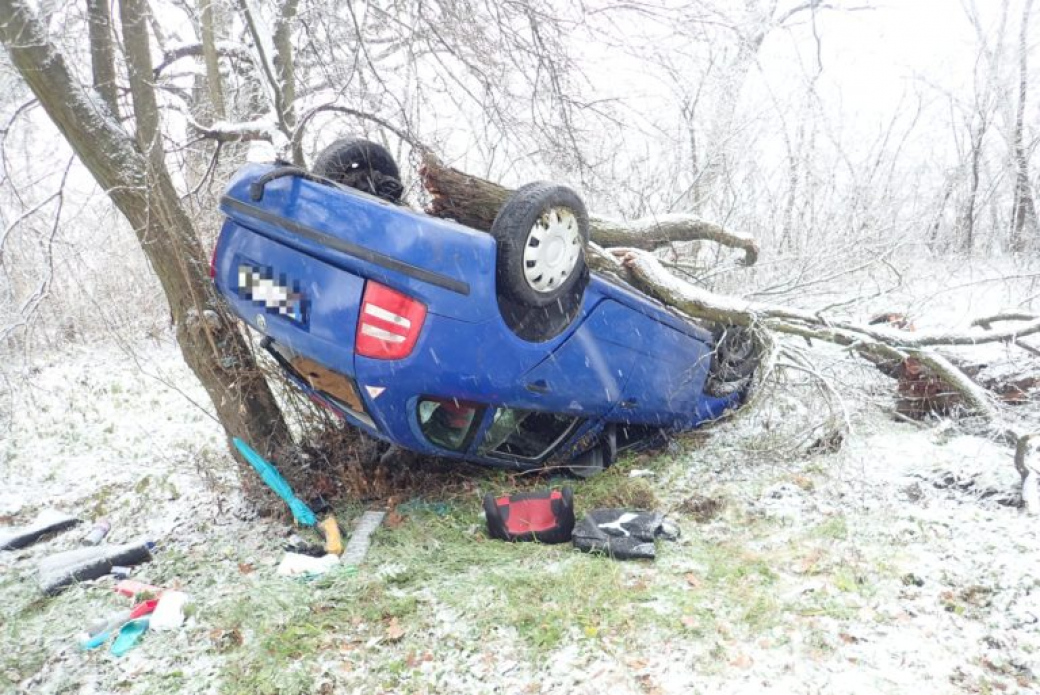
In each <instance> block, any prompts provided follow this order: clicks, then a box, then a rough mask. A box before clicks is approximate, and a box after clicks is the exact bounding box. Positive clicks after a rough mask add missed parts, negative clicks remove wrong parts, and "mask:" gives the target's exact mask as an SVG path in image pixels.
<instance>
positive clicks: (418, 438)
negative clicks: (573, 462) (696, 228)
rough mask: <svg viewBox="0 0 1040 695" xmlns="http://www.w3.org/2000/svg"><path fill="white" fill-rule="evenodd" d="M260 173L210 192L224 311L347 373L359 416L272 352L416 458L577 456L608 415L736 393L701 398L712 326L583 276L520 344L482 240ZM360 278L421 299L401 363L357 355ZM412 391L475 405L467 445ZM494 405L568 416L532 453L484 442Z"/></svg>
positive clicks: (385, 206) (680, 425)
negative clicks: (454, 442)
mask: <svg viewBox="0 0 1040 695" xmlns="http://www.w3.org/2000/svg"><path fill="white" fill-rule="evenodd" d="M272 169H273V167H272V166H271V165H248V166H246V167H244V168H242V169H241V170H240V171H239V172H238V173H237V174H236V175H235V177H234V178H233V180H232V181H231V183H230V185H229V187H228V190H227V193H226V195H225V196H224V198H223V200H222V203H221V210H222V211H223V213H224V214H225V216H226V220H225V222H224V226H223V229H222V231H221V235H220V238H219V240H218V244H217V249H216V251H215V255H214V273H215V276H214V280H215V282H216V285H217V288H218V290H219V291H220V292H221V294H222V295H223V296H224V297H225V298H226V299H227V301H228V302H229V303H230V306H231V308H232V309H233V310H234V311H235V313H236V314H238V316H240V317H241V318H242V319H243V320H245V321H246V322H247V323H248V324H249V325H251V326H252V327H253V328H255V329H257V330H259V331H260V332H261V333H263V334H264V335H266V336H267V337H269V338H270V340H271V341H273V344H274V346H276V347H277V350H278V352H279V353H287V354H291V355H299V356H304V357H306V358H308V359H310V360H313V361H314V362H317V363H320V364H321V365H323V366H324V367H326V368H328V369H330V370H332V371H334V372H336V373H338V374H342V375H344V376H346V377H348V378H350V379H352V380H354V381H355V382H356V384H357V387H358V393H359V395H360V397H361V399H362V401H363V405H364V413H358V412H355V411H354V410H352V409H350V408H346V407H344V406H343V404H342V403H341V402H338V401H337V400H336V399H335V398H331V397H329V395H328V394H326V393H323V392H321V391H319V390H317V389H316V388H314V387H313V386H312V385H311V384H310V383H309V382H308V381H307V380H306V379H304V378H302V377H301V376H300V375H299V374H296V373H293V370H292V369H291V368H289V366H288V364H287V363H283V366H284V367H286V369H287V371H288V372H289V376H290V378H291V379H292V380H293V382H294V383H295V384H296V385H297V386H298V387H300V388H301V389H303V390H304V391H305V392H306V393H308V394H309V395H310V396H311V397H312V398H313V399H315V400H316V401H319V402H321V403H322V404H324V405H326V406H327V407H329V408H331V409H332V410H334V411H335V412H337V413H338V414H339V415H340V416H342V417H344V418H345V419H347V420H348V421H349V422H351V423H352V424H354V425H356V426H358V427H361V428H363V429H365V430H366V431H368V432H369V433H371V434H373V435H375V436H377V437H380V438H383V439H385V440H388V441H391V442H394V443H396V444H398V445H400V446H402V447H404V448H407V449H411V450H414V451H418V452H422V453H429V454H433V455H437V456H447V457H454V458H465V459H467V460H471V461H475V462H480V463H485V464H490V465H496V466H511V467H521V468H526V467H531V466H534V465H542V464H544V462H545V461H546V460H550V459H551V460H558V459H560V458H561V457H564V458H566V457H570V456H573V455H576V454H579V453H581V451H582V449H583V448H584V449H587V448H588V447H589V446H591V443H594V442H595V440H596V436H597V435H598V434H599V433H600V432H601V431H602V430H603V428H604V427H605V426H606V425H608V424H609V423H627V424H638V425H656V426H661V427H663V428H672V429H685V428H689V427H694V426H696V425H698V424H700V423H702V422H704V421H708V420H712V419H716V418H718V417H719V416H720V415H721V414H722V413H723V412H724V411H725V410H726V409H727V408H731V407H735V406H736V405H738V404H739V402H740V398H741V396H740V395H739V394H735V395H733V396H730V397H726V398H713V397H711V396H708V395H706V394H705V393H704V383H705V379H706V377H707V373H708V368H709V365H710V362H711V346H712V337H711V334H710V333H708V332H707V331H705V330H703V329H701V328H700V327H698V326H695V325H692V324H690V323H688V322H686V321H683V320H681V319H679V318H678V317H676V316H674V315H673V314H671V313H670V312H668V311H667V310H666V309H664V308H663V307H661V306H660V305H658V304H656V303H655V302H653V301H651V300H649V299H647V298H646V297H644V296H641V295H638V294H636V293H634V292H631V291H629V290H627V289H625V288H623V287H620V286H618V285H615V284H612V283H609V282H607V281H605V280H603V279H602V278H600V277H597V276H595V275H593V276H591V278H590V281H589V284H588V286H587V287H586V289H585V292H584V296H583V298H582V304H581V307H580V309H579V312H578V315H577V317H576V318H575V319H574V321H572V322H571V324H570V325H569V326H568V327H567V328H566V329H565V330H564V331H563V332H562V333H560V334H559V335H557V336H555V337H553V338H551V339H549V340H546V341H544V342H530V341H527V340H523V339H521V338H519V337H518V336H516V335H515V334H514V333H513V331H512V330H511V329H510V328H509V327H508V326H507V325H506V323H505V321H504V320H503V318H502V315H501V312H500V310H499V306H498V300H497V296H496V287H495V257H496V244H495V241H494V239H493V238H492V237H491V236H490V235H488V234H486V233H483V232H479V231H474V230H472V229H469V228H467V227H463V226H461V225H458V224H455V223H453V222H450V221H445V220H440V219H436V218H432V217H429V216H427V215H423V214H421V213H416V212H413V211H410V210H408V209H405V208H402V207H398V206H395V205H391V204H389V203H386V202H384V201H382V200H379V199H377V198H374V197H372V196H368V195H366V194H364V193H360V192H357V191H353V190H348V189H343V188H339V187H334V186H330V185H325V184H322V183H319V182H315V181H311V180H307V179H305V178H302V177H297V176H285V177H281V178H276V179H274V180H272V181H270V182H269V183H267V184H266V185H265V187H264V190H263V193H262V197H261V198H260V199H259V200H254V199H253V198H252V196H251V195H250V184H252V183H254V182H255V181H256V180H257V179H258V178H260V177H261V176H263V175H264V174H267V173H268V172H270V171H272ZM242 267H251V268H256V269H260V270H259V271H258V272H266V273H269V274H270V276H271V277H272V278H274V279H275V280H276V281H277V282H278V283H279V284H280V285H283V286H286V287H289V288H291V289H292V290H293V291H294V293H295V294H294V296H297V297H299V307H298V311H297V313H296V314H295V315H292V316H290V315H284V314H282V313H279V312H278V311H272V310H271V309H270V308H269V307H267V306H264V305H261V304H259V303H258V302H257V301H256V300H254V299H253V298H251V297H249V296H244V294H243V292H242V291H241V288H240V287H239V272H240V268H242ZM369 280H373V281H375V282H378V283H380V284H382V285H385V286H387V287H389V288H391V289H393V290H396V291H398V292H401V293H404V294H406V295H408V296H410V297H412V298H414V299H416V300H418V301H421V302H422V303H423V304H425V305H426V308H427V315H426V318H425V321H424V323H423V325H422V329H421V332H420V333H419V337H418V340H417V342H416V344H415V347H414V349H413V350H412V352H411V353H410V354H409V355H408V356H407V357H405V358H403V359H399V360H382V359H373V358H369V357H363V356H360V355H357V354H355V352H354V345H355V339H356V334H357V330H358V320H359V312H360V305H361V302H362V296H363V294H364V291H365V284H366V282H367V281H369ZM424 396H431V397H435V398H440V399H453V400H455V401H457V402H466V403H472V404H478V405H480V406H483V407H482V408H481V410H480V413H479V417H480V418H481V419H480V421H479V422H476V423H474V424H473V430H472V432H471V436H470V437H469V439H468V441H467V442H466V443H465V445H464V446H463V447H461V448H460V449H458V450H450V449H447V448H445V447H443V446H439V445H437V444H435V443H433V442H432V441H430V438H429V437H427V436H426V435H425V434H424V432H423V429H422V427H421V426H420V416H419V414H418V411H419V401H420V399H421V398H422V397H424ZM499 407H508V408H513V409H522V410H525V411H537V412H544V413H556V414H561V417H563V416H566V417H573V418H574V424H573V426H572V427H570V428H569V429H568V430H567V434H566V436H565V438H564V439H563V440H562V441H559V442H556V443H554V446H553V449H552V450H550V451H546V452H545V453H544V455H542V456H539V457H538V458H537V460H532V459H529V458H527V459H521V458H518V457H512V458H511V457H510V456H507V455H504V454H502V453H500V452H497V451H489V452H485V453H482V451H481V450H482V444H483V443H484V442H485V434H486V433H487V431H488V430H489V429H490V427H491V422H492V419H493V412H494V411H495V409H496V408H499Z"/></svg>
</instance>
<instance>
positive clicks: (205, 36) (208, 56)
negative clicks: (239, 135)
mask: <svg viewBox="0 0 1040 695" xmlns="http://www.w3.org/2000/svg"><path fill="white" fill-rule="evenodd" d="M214 1H215V0H202V8H201V12H200V18H199V25H200V26H199V34H200V35H201V37H202V58H203V61H204V62H205V64H206V87H207V90H208V94H209V103H210V106H211V107H212V108H213V118H214V120H217V121H222V120H224V119H225V118H226V117H227V112H226V110H225V108H224V87H223V84H222V81H221V77H220V63H219V62H218V59H217V29H216V20H215V19H214V16H213V15H214V11H213V3H214Z"/></svg>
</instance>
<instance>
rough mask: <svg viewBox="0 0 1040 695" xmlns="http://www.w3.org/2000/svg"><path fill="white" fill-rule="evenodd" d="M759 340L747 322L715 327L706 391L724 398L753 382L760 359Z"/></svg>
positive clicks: (710, 394)
mask: <svg viewBox="0 0 1040 695" xmlns="http://www.w3.org/2000/svg"><path fill="white" fill-rule="evenodd" d="M760 358H761V356H760V354H759V346H758V341H757V340H755V337H754V335H752V333H751V330H750V329H748V328H745V327H743V326H724V327H722V328H720V329H719V330H717V331H715V349H714V350H713V351H712V355H711V367H710V368H709V370H708V380H707V382H706V383H705V387H704V391H705V393H707V394H708V395H709V396H714V397H716V398H724V397H726V396H730V395H732V394H734V393H737V392H738V391H743V390H744V389H746V388H747V387H748V385H749V384H750V383H751V379H752V377H754V375H755V370H756V369H758V364H759V361H760Z"/></svg>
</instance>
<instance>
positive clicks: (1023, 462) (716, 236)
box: [420, 152, 1040, 514]
mask: <svg viewBox="0 0 1040 695" xmlns="http://www.w3.org/2000/svg"><path fill="white" fill-rule="evenodd" d="M420 176H421V177H422V182H423V186H424V188H425V189H426V191H427V192H428V193H429V194H430V197H431V199H430V203H429V204H428V206H427V209H426V211H427V213H429V214H431V215H435V216H438V217H446V218H451V219H455V220H458V221H459V222H462V223H463V224H465V225H467V226H470V227H474V228H476V229H482V230H485V231H486V230H489V229H490V228H491V224H492V222H493V221H494V219H495V215H496V214H497V212H498V209H499V208H500V207H501V206H502V204H503V203H504V202H505V200H506V199H507V198H508V197H509V195H510V194H511V193H512V191H511V190H510V189H508V188H505V187H503V186H500V185H498V184H496V183H492V182H490V181H486V180H484V179H481V178H478V177H475V176H472V175H470V174H466V173H464V172H461V171H459V170H457V169H453V168H451V167H447V166H445V165H443V164H442V163H441V162H440V161H439V160H438V159H437V158H436V157H435V156H434V155H432V154H431V153H429V152H427V153H425V154H424V156H423V166H422V168H421V169H420ZM590 236H591V243H590V244H589V247H588V249H587V253H586V259H587V261H588V264H589V267H590V268H592V269H593V270H594V271H596V272H599V273H603V274H608V275H611V276H613V277H614V278H616V279H619V280H621V281H623V282H625V283H627V284H629V285H631V286H633V287H635V288H636V289H638V290H640V291H642V292H643V293H644V294H647V295H649V296H651V297H653V298H655V299H657V300H658V301H660V302H662V303H663V304H665V305H667V306H669V307H671V308H672V309H673V310H676V311H677V312H679V313H681V314H682V315H684V316H685V317H688V318H691V319H701V320H707V321H711V322H713V323H716V324H722V325H735V326H744V327H747V328H749V329H751V330H752V331H753V335H755V336H756V338H755V339H756V340H757V341H758V342H759V345H760V349H761V351H762V354H763V367H762V368H761V369H760V372H763V373H768V372H769V371H770V370H771V369H772V365H773V364H775V360H776V356H777V354H778V351H779V350H782V348H781V347H779V343H778V341H776V340H775V336H776V335H777V334H785V335H791V336H797V337H800V338H803V339H806V340H819V341H825V342H828V343H833V344H836V345H840V346H842V347H844V348H846V349H847V350H849V351H850V352H852V353H854V354H856V355H859V356H861V357H863V358H865V359H867V360H869V361H870V362H872V363H874V364H879V363H897V364H902V363H906V362H908V361H912V362H913V363H915V364H917V365H921V366H923V367H924V368H925V369H927V370H928V371H929V372H930V373H932V374H934V375H936V376H937V377H938V378H939V379H940V380H941V381H942V382H943V383H944V384H946V385H947V386H948V387H949V388H950V389H952V390H953V391H954V392H955V393H956V394H957V395H958V396H959V402H960V404H961V406H962V408H963V410H964V411H965V413H966V414H970V415H972V416H974V419H975V421H976V422H977V423H978V429H979V431H981V432H982V433H984V434H986V435H988V436H990V437H993V438H995V439H997V440H999V441H1001V442H1004V443H1005V444H1007V445H1009V446H1011V447H1013V448H1014V449H1015V455H1014V464H1015V467H1016V469H1017V470H1018V472H1019V474H1020V476H1021V479H1022V499H1023V502H1024V504H1025V506H1026V508H1027V509H1028V511H1029V512H1030V513H1034V514H1035V513H1040V491H1038V480H1040V472H1038V471H1037V470H1036V469H1035V468H1034V467H1033V465H1032V464H1031V461H1030V456H1029V454H1030V452H1031V447H1032V440H1033V439H1034V437H1035V436H1036V434H1035V433H1031V432H1026V431H1020V430H1019V429H1018V428H1017V427H1015V426H1014V425H1011V424H1009V423H1008V422H1007V420H1006V418H1005V417H1003V415H1002V413H1001V411H1000V408H999V407H998V405H997V403H995V400H994V397H993V395H992V394H991V393H990V392H989V391H987V390H986V389H985V388H984V387H983V386H981V385H980V384H978V383H976V382H975V381H974V380H972V378H971V377H970V376H969V375H968V374H966V373H965V371H964V370H963V369H962V368H960V367H959V366H958V365H957V364H955V363H954V361H952V360H951V359H950V358H949V357H948V356H946V355H943V354H942V353H941V352H940V351H939V350H938V348H941V347H955V346H971V345H979V344H983V343H994V342H1006V343H1012V344H1020V345H1021V343H1020V339H1021V338H1023V337H1026V336H1029V335H1032V334H1035V333H1040V317H1036V316H1032V315H1028V314H1001V315H997V316H991V317H984V318H981V319H978V320H977V321H976V322H975V323H974V324H973V326H972V328H970V329H969V330H966V331H909V330H904V329H900V328H897V327H894V326H890V325H876V324H864V323H857V322H853V321H845V320H840V319H833V318H830V317H824V316H821V315H819V314H816V313H813V312H811V311H806V310H803V309H797V308H793V307H787V306H782V305H778V304H767V303H761V302H754V301H749V300H745V299H741V298H737V297H732V296H726V295H720V294H716V293H714V292H711V291H708V290H706V289H704V288H701V287H697V286H696V285H693V284H691V283H689V282H686V281H685V280H683V279H681V278H679V277H677V276H676V275H674V274H673V273H671V272H670V271H669V270H668V269H667V268H666V267H665V266H664V265H663V264H662V262H661V260H660V259H658V258H657V257H656V256H655V255H654V254H653V253H651V251H653V250H654V249H657V248H659V247H662V246H666V245H669V244H672V243H675V242H683V241H705V240H706V241H712V242H715V243H719V244H722V245H724V246H728V247H731V248H735V249H740V250H742V251H743V252H744V258H743V263H744V265H752V264H754V263H755V261H756V260H757V258H758V247H757V246H756V244H755V243H754V241H753V240H752V239H750V238H748V237H746V236H744V235H740V234H735V233H733V232H730V231H727V230H725V229H723V228H722V227H719V226H718V225H715V224H712V223H710V222H705V221H703V220H700V219H699V218H696V217H692V216H684V215H668V216H664V217H661V218H650V219H645V220H636V221H634V222H629V223H623V222H617V221H612V220H607V219H605V218H601V217H596V216H591V215H590ZM997 322H1002V323H1004V324H1005V327H1004V328H1001V329H994V328H993V326H992V324H994V323H997ZM760 381H761V380H760ZM753 397H754V396H752V399H753Z"/></svg>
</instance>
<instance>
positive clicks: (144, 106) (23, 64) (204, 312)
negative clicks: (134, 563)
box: [0, 0, 291, 481]
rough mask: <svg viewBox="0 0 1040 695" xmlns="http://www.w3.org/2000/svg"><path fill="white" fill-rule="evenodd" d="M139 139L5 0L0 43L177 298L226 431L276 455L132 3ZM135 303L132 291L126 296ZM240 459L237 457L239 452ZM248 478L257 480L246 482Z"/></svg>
mask: <svg viewBox="0 0 1040 695" xmlns="http://www.w3.org/2000/svg"><path fill="white" fill-rule="evenodd" d="M122 8H123V15H124V21H123V33H124V41H125V45H126V55H127V59H128V62H129V65H128V67H129V73H130V77H131V86H132V90H131V91H132V96H133V105H134V112H135V120H136V124H137V134H136V142H135V141H134V139H131V138H130V137H128V136H127V135H126V133H125V132H124V131H123V130H122V129H121V128H120V126H119V125H118V123H116V122H115V121H114V120H113V119H111V118H106V117H104V116H103V115H102V114H104V110H103V109H101V108H99V105H98V104H97V103H95V102H94V99H95V97H94V96H93V95H92V94H91V92H89V91H88V90H85V89H83V88H82V87H81V86H80V85H79V84H78V83H77V82H76V81H75V79H74V78H73V76H72V74H71V72H70V70H69V68H68V64H67V62H66V60H65V58H64V56H63V55H62V54H61V53H60V52H59V51H58V50H57V49H56V48H55V46H54V45H53V44H52V43H51V42H50V40H49V38H48V37H47V34H46V32H45V30H44V27H43V25H42V23H41V22H40V21H39V20H38V19H37V17H36V16H35V15H34V14H33V12H32V10H30V8H29V6H28V4H27V3H26V2H25V0H0V16H3V17H4V18H5V19H4V21H3V22H0V43H3V45H4V47H5V48H6V49H7V52H8V54H9V55H10V57H11V61H12V63H13V64H14V66H15V68H16V69H17V70H18V72H19V73H20V74H21V76H22V78H23V79H24V80H25V82H26V83H27V84H28V85H29V87H30V88H31V89H32V91H33V92H34V94H35V95H36V97H37V99H39V101H40V104H41V105H42V106H43V108H44V109H45V110H46V112H47V114H48V115H49V116H50V118H51V120H52V121H53V122H54V124H55V125H56V126H57V127H58V129H59V130H60V131H61V133H62V134H63V135H64V136H65V139H66V140H67V141H68V143H69V145H70V146H71V147H72V149H73V151H74V152H75V153H76V155H77V156H78V157H79V159H80V161H81V162H82V163H83V165H84V166H85V167H86V168H87V170H88V171H90V173H91V174H92V175H93V176H94V178H95V180H96V181H97V182H98V185H100V186H101V188H102V189H103V190H104V191H105V192H106V193H107V194H108V196H109V197H110V198H111V199H112V201H113V202H114V203H115V205H116V207H117V208H118V209H119V210H120V212H122V213H123V215H124V216H125V217H126V219H127V220H128V221H129V222H130V224H131V226H132V227H133V229H134V232H135V233H136V235H137V238H138V240H139V242H140V244H141V248H142V249H143V250H144V252H145V255H146V256H147V257H148V260H149V262H150V264H151V266H152V268H153V270H154V271H155V273H156V275H157V276H158V278H159V281H160V283H161V285H162V288H163V291H164V292H165V294H166V297H167V300H168V301H169V304H170V313H171V316H172V319H173V321H174V324H175V326H176V334H177V340H178V343H179V345H180V348H181V353H182V355H183V356H184V360H185V362H186V363H187V365H188V366H189V367H190V368H191V370H192V371H193V372H194V373H195V375H196V376H197V377H198V379H199V380H200V381H201V382H202V385H203V387H204V388H205V389H206V391H207V393H208V394H209V396H210V399H211V400H212V402H213V406H214V409H215V411H216V416H217V418H218V419H219V420H220V423H221V424H222V425H223V426H224V429H225V430H226V432H227V434H228V437H231V436H238V437H241V438H243V439H245V440H247V441H249V442H250V443H251V444H253V445H254V447H256V448H257V449H259V450H261V451H263V452H265V453H267V454H270V453H271V452H272V451H275V450H280V449H282V448H283V447H285V446H287V445H288V444H290V443H291V439H290V434H289V430H288V427H287V426H286V424H285V420H284V419H283V417H282V414H281V411H280V410H279V408H278V405H277V403H276V401H275V400H274V397H273V395H272V393H271V391H270V389H269V388H268V386H267V383H266V382H265V381H264V379H263V377H262V376H261V374H260V372H259V370H258V369H257V366H256V364H255V361H254V359H253V356H252V353H251V351H250V349H249V346H248V344H247V343H246V342H245V340H244V338H243V337H242V335H241V333H240V332H239V331H238V329H237V325H236V323H235V322H234V320H232V319H231V318H230V317H229V316H228V315H227V314H226V313H225V310H224V309H223V305H222V303H221V301H220V299H219V297H218V296H217V294H216V292H215V290H214V288H213V285H212V283H211V282H209V279H208V277H207V266H208V264H207V262H206V256H205V254H204V252H203V249H202V246H201V244H200V243H199V241H198V237H197V235H196V234H195V229H194V226H193V224H192V221H191V219H190V218H189V216H188V215H187V213H186V212H185V210H184V208H183V207H182V205H181V203H180V198H179V195H178V193H177V190H176V189H175V187H174V185H173V182H172V180H171V178H170V176H169V174H168V172H167V171H166V167H165V162H164V159H163V153H162V150H161V147H160V143H161V137H160V133H159V117H158V112H157V110H156V103H155V94H154V92H153V91H151V90H152V87H151V75H152V72H151V69H152V68H151V64H150V51H149V47H148V34H147V25H146V23H145V22H144V21H142V17H143V16H145V15H144V11H145V10H146V8H144V7H142V6H141V3H140V0H124V2H123V3H122ZM126 300H127V301H132V300H133V298H132V297H127V298H126ZM236 458H237V455H236ZM245 480H246V481H249V480H251V478H245Z"/></svg>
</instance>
